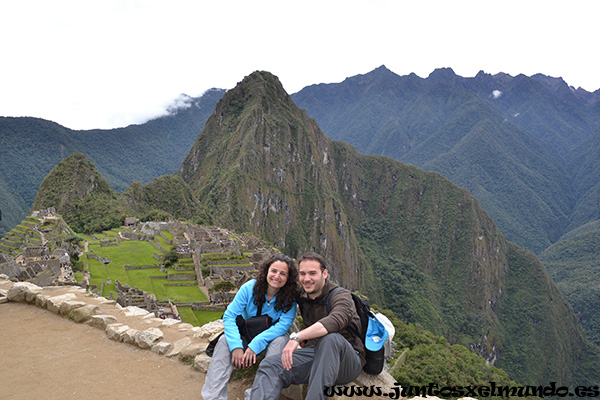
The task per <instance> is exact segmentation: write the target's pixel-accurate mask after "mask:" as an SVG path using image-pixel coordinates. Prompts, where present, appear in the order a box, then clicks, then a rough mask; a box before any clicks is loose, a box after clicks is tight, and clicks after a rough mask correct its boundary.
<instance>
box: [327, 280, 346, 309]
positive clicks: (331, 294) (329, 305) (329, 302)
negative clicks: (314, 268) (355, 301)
mask: <svg viewBox="0 0 600 400" xmlns="http://www.w3.org/2000/svg"><path fill="white" fill-rule="evenodd" d="M341 288H342V287H341V286H336V287H334V288H333V289H331V290H330V291H329V294H328V295H327V300H325V301H326V303H325V306H326V307H327V314H329V313H330V312H331V298H332V297H333V294H334V293H335V292H337V291H338V289H341Z"/></svg>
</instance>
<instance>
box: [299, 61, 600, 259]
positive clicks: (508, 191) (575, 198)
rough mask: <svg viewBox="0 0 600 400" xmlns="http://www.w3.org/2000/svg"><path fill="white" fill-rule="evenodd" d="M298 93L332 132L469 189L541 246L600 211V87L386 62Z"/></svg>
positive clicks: (512, 233) (505, 224)
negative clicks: (405, 71) (427, 70)
mask: <svg viewBox="0 0 600 400" xmlns="http://www.w3.org/2000/svg"><path fill="white" fill-rule="evenodd" d="M292 98H293V100H294V102H295V103H296V104H297V105H298V106H299V107H301V108H305V109H306V110H307V112H308V114H309V115H311V116H312V117H314V118H315V119H316V120H317V122H318V123H319V126H321V128H322V129H323V131H324V132H325V134H327V135H328V136H330V137H331V138H332V139H335V140H343V141H346V142H348V143H350V144H352V145H353V146H354V147H356V149H357V150H358V151H360V152H363V153H365V154H380V155H385V156H389V157H392V158H394V159H396V160H399V161H402V162H405V163H409V164H414V165H416V166H418V167H420V168H423V169H425V170H431V171H438V172H440V173H441V174H442V175H444V176H446V177H447V178H449V179H450V180H452V181H453V182H454V183H456V184H457V185H459V186H462V187H465V188H467V189H469V191H470V192H471V193H472V194H473V195H474V196H475V197H476V198H477V199H478V200H479V201H480V202H481V204H482V206H483V207H484V208H485V209H486V211H488V212H489V213H490V215H491V216H492V218H494V221H495V222H496V224H498V226H499V228H500V230H501V231H502V232H503V233H504V234H505V235H506V236H507V238H508V239H509V240H511V241H514V242H516V243H517V244H519V245H520V246H522V247H524V248H526V249H528V250H531V251H533V252H534V253H536V254H539V253H540V252H542V251H543V250H544V249H546V248H547V247H548V246H550V245H551V244H553V243H555V242H556V241H557V240H559V239H560V237H561V236H562V235H564V234H567V233H568V232H569V231H570V230H573V229H576V228H577V227H579V226H581V225H584V224H586V223H588V222H592V221H595V220H598V219H599V218H600V207H598V204H599V203H600V197H599V195H600V173H599V172H600V171H598V169H599V168H600V162H599V160H600V91H596V92H594V93H589V92H586V91H585V90H583V89H577V90H574V89H573V88H571V87H569V86H568V85H567V84H566V83H565V82H564V81H563V80H562V79H556V78H550V77H546V76H543V75H539V74H538V75H534V76H532V77H526V76H524V75H519V76H516V77H511V76H509V75H507V74H497V75H493V76H492V75H489V74H485V73H483V72H480V73H479V74H477V75H476V76H475V77H473V78H462V77H460V76H457V75H456V74H454V72H453V71H452V70H451V69H449V68H445V69H439V70H436V71H434V72H433V73H432V74H431V75H430V76H429V77H428V78H427V79H422V78H419V77H418V76H416V75H414V74H411V75H408V76H398V75H396V74H394V73H393V72H392V71H390V70H388V69H387V68H385V66H381V67H379V68H377V69H375V70H374V71H372V72H370V73H368V74H365V75H358V76H354V77H351V78H348V79H346V80H345V81H343V82H340V83H335V84H321V85H312V86H308V87H306V88H304V89H302V90H301V91H300V92H298V93H296V94H294V95H293V96H292Z"/></svg>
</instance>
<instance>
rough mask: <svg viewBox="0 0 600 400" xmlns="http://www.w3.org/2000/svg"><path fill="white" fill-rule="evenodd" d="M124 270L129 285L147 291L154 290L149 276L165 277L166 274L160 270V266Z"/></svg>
mask: <svg viewBox="0 0 600 400" xmlns="http://www.w3.org/2000/svg"><path fill="white" fill-rule="evenodd" d="M126 272H127V277H128V283H129V285H130V286H132V287H137V288H138V289H141V290H145V291H146V292H148V293H152V292H153V291H154V286H153V284H152V282H151V281H152V279H150V277H151V276H164V277H165V278H166V275H165V274H164V273H163V272H160V268H148V269H130V270H127V271H126Z"/></svg>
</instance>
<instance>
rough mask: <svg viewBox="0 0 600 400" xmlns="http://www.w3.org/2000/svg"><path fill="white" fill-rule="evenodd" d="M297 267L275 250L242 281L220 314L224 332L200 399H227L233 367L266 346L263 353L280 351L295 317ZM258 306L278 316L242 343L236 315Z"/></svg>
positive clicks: (251, 362) (251, 314)
mask: <svg viewBox="0 0 600 400" xmlns="http://www.w3.org/2000/svg"><path fill="white" fill-rule="evenodd" d="M297 282H298V270H297V269H296V265H295V263H294V261H293V260H292V259H291V258H290V257H288V256H286V255H283V254H277V255H275V256H273V257H271V258H270V259H268V260H267V261H265V262H263V263H262V264H261V265H260V267H259V271H258V275H257V277H256V279H252V280H250V281H248V282H246V283H244V284H243V285H242V287H240V289H239V290H238V292H237V294H236V295H235V298H234V299H233V301H232V302H231V304H229V306H228V307H227V310H226V311H225V314H224V315H223V325H225V334H224V335H222V336H221V338H220V339H219V341H218V342H217V345H216V346H215V350H214V353H213V357H212V361H211V363H210V365H209V367H208V372H207V373H206V380H205V382H204V387H203V388H202V398H203V399H204V400H213V399H224V400H226V399H227V383H228V382H229V378H230V377H231V374H232V372H233V368H234V367H235V368H247V367H250V366H252V365H254V364H255V363H256V355H257V354H259V353H261V352H262V351H263V350H265V348H266V349H267V354H266V356H269V355H272V354H281V351H282V350H283V348H284V347H285V345H286V344H287V342H288V337H287V332H288V331H289V329H290V327H291V326H292V323H293V322H294V318H295V317H296V300H295V299H296V295H297V294H298V283H297ZM259 306H262V315H265V314H266V315H269V316H270V317H271V318H273V321H277V320H279V321H278V322H277V323H275V324H273V325H272V326H271V327H269V328H268V329H267V330H265V331H263V332H262V333H260V334H259V335H257V336H256V337H255V338H253V339H252V341H251V342H250V343H248V347H247V349H245V350H244V344H243V340H242V337H241V335H240V331H239V329H238V327H237V324H236V318H237V316H238V315H242V316H243V318H244V319H249V318H252V317H254V316H256V312H257V310H258V307H259Z"/></svg>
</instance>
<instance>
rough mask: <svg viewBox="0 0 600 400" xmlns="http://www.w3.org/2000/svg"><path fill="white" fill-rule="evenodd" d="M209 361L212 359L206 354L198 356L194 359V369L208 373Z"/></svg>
mask: <svg viewBox="0 0 600 400" xmlns="http://www.w3.org/2000/svg"><path fill="white" fill-rule="evenodd" d="M210 360H212V358H211V357H209V356H207V355H206V354H204V353H203V354H198V355H197V356H196V358H194V369H195V370H197V371H200V372H203V373H206V372H207V371H208V365H209V364H210Z"/></svg>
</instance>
